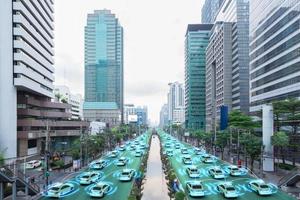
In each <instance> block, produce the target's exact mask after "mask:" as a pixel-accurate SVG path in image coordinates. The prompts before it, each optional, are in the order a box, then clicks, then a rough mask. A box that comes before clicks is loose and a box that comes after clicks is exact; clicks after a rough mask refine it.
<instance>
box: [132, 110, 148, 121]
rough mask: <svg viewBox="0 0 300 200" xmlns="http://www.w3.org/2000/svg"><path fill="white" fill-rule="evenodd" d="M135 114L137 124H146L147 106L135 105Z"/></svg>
mask: <svg viewBox="0 0 300 200" xmlns="http://www.w3.org/2000/svg"><path fill="white" fill-rule="evenodd" d="M135 110H136V115H137V119H138V124H139V125H148V107H147V106H137V107H136V109H135Z"/></svg>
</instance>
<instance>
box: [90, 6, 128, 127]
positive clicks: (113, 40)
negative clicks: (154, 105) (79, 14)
mask: <svg viewBox="0 0 300 200" xmlns="http://www.w3.org/2000/svg"><path fill="white" fill-rule="evenodd" d="M84 41H85V59H84V63H85V102H115V103H116V104H117V106H118V109H119V110H120V111H121V120H122V121H123V101H124V100H123V87H124V86H123V81H124V77H123V76H124V75H123V74H124V73H123V27H122V26H121V25H120V23H119V20H118V18H116V16H115V14H113V13H111V11H110V10H95V11H94V13H90V14H88V16H87V24H86V26H85V40H84Z"/></svg>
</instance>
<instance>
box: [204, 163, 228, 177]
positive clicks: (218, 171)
mask: <svg viewBox="0 0 300 200" xmlns="http://www.w3.org/2000/svg"><path fill="white" fill-rule="evenodd" d="M208 173H209V174H210V175H211V176H212V177H213V178H215V179H221V178H225V174H224V172H223V171H222V169H221V168H220V167H217V166H216V167H213V168H210V169H209V170H208Z"/></svg>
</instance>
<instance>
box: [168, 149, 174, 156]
mask: <svg viewBox="0 0 300 200" xmlns="http://www.w3.org/2000/svg"><path fill="white" fill-rule="evenodd" d="M166 154H167V156H173V155H174V154H173V150H172V149H168V150H167V151H166Z"/></svg>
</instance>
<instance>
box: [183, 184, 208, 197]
mask: <svg viewBox="0 0 300 200" xmlns="http://www.w3.org/2000/svg"><path fill="white" fill-rule="evenodd" d="M186 189H187V191H188V194H189V195H190V196H191V197H203V196H204V195H205V193H204V189H203V185H202V183H201V181H189V182H187V183H186Z"/></svg>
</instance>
